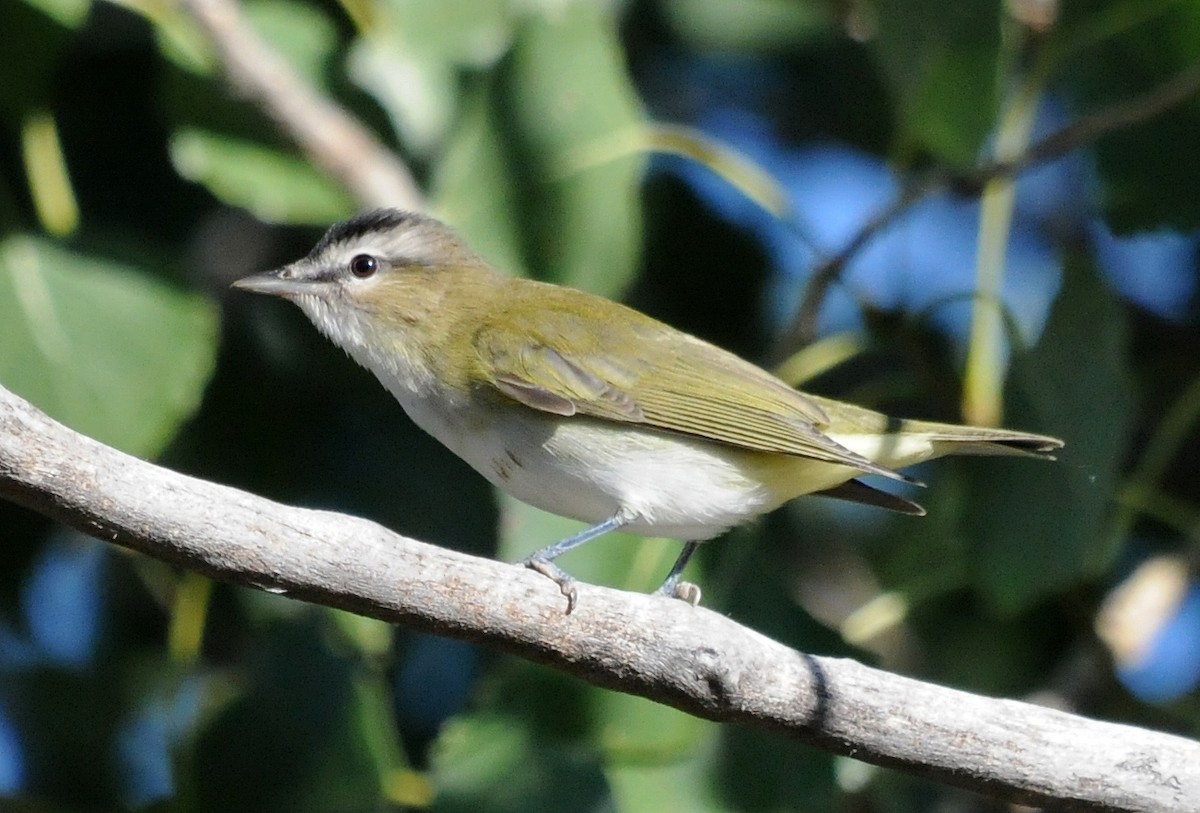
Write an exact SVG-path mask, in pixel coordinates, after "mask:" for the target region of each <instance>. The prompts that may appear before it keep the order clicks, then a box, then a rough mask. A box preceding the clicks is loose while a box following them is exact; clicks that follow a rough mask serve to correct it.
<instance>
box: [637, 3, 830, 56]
mask: <svg viewBox="0 0 1200 813" xmlns="http://www.w3.org/2000/svg"><path fill="white" fill-rule="evenodd" d="M661 13H662V14H663V15H664V16H665V17H666V18H667V20H668V21H669V23H670V25H671V26H672V27H673V28H674V29H675V30H676V31H677V32H678V33H679V35H680V36H681V37H683V38H685V39H687V40H690V41H691V43H692V44H693V45H695V46H698V47H702V48H713V49H718V50H739V51H746V50H750V51H761V50H768V49H779V50H785V49H789V48H795V47H796V46H797V44H800V43H803V42H804V41H805V40H809V39H813V38H815V37H818V36H827V35H828V34H829V33H830V28H831V24H832V22H833V19H832V14H831V13H830V10H829V9H828V8H827V6H826V5H825V4H821V3H797V2H794V0H665V2H663V3H662V12H661Z"/></svg>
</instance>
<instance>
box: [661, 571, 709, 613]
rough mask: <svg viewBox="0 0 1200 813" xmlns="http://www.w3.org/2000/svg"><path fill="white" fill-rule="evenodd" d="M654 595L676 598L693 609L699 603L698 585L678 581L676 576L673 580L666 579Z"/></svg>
mask: <svg viewBox="0 0 1200 813" xmlns="http://www.w3.org/2000/svg"><path fill="white" fill-rule="evenodd" d="M654 595H656V596H665V597H666V598H677V599H679V600H680V601H686V602H687V603H688V604H690V605H692V606H693V607H695V606H696V605H697V604H699V603H700V585H698V584H694V583H693V582H685V581H680V580H679V577H678V576H676V577H675V578H673V579H667V580H666V581H665V582H663V583H662V587H660V588H658V589H657V590H655V591H654Z"/></svg>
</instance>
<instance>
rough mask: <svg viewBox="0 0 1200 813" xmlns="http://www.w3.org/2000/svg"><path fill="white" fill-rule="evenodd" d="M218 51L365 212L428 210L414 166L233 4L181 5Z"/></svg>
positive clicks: (211, 0)
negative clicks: (303, 73) (295, 66)
mask: <svg viewBox="0 0 1200 813" xmlns="http://www.w3.org/2000/svg"><path fill="white" fill-rule="evenodd" d="M180 5H181V6H182V8H183V9H184V10H185V11H186V12H187V13H188V14H189V15H190V16H191V17H192V19H194V20H195V21H196V22H197V23H198V24H199V26H200V27H201V29H203V31H204V33H205V35H207V36H208V38H209V40H210V42H211V43H212V45H213V49H214V52H215V54H216V56H217V60H218V61H219V63H220V64H221V67H222V68H223V69H224V71H225V75H226V77H227V78H228V80H229V84H230V85H231V86H232V87H233V88H234V90H235V91H237V92H238V93H240V94H241V95H242V96H244V97H245V98H246V99H248V100H249V101H251V102H253V103H254V104H256V105H257V106H258V107H259V108H261V109H262V110H263V111H265V112H266V113H267V115H269V116H270V117H271V118H273V119H274V120H275V122H276V123H277V124H278V125H279V127H280V129H282V130H283V131H284V132H285V133H286V134H287V135H288V136H289V137H290V138H291V139H292V140H293V141H295V142H296V145H297V146H299V147H300V149H301V150H302V151H303V152H304V154H305V155H307V156H308V157H309V158H311V159H312V160H313V162H315V163H316V164H318V165H319V166H321V167H322V168H323V169H324V170H325V171H326V172H328V173H329V174H330V175H331V176H332V177H333V178H335V179H336V180H338V181H339V182H341V183H342V184H343V185H344V186H345V187H346V188H347V189H349V190H350V193H351V194H352V195H354V197H355V199H356V200H358V202H359V204H360V205H362V206H363V207H364V208H374V207H380V206H398V207H400V208H403V209H417V210H421V209H424V208H425V205H424V195H422V194H421V191H420V189H419V188H418V186H417V184H416V181H414V180H413V177H412V173H411V172H409V170H408V167H407V166H405V165H404V163H403V162H402V161H400V160H399V159H398V158H397V157H396V156H395V154H393V153H392V152H391V150H389V149H388V148H387V147H385V146H384V145H383V144H381V143H380V142H379V140H378V139H377V138H375V136H374V135H373V134H372V133H371V131H370V130H368V129H367V128H366V127H364V126H363V125H362V123H361V122H359V121H358V120H357V119H356V118H354V117H353V116H351V115H350V114H349V113H347V112H346V111H345V110H344V109H342V108H341V107H339V106H338V105H337V104H336V103H335V102H333V101H332V100H331V99H328V98H326V97H325V96H323V95H321V94H320V93H318V92H317V91H316V90H315V89H314V88H313V87H312V86H311V85H309V84H308V83H307V82H305V81H304V80H303V79H301V78H300V77H299V76H298V75H297V74H296V72H295V71H293V70H292V68H291V66H289V65H288V64H287V62H285V61H284V60H283V59H282V58H281V57H280V56H279V55H278V54H276V53H275V52H274V51H273V50H271V48H270V47H269V46H268V45H267V44H266V43H265V42H263V40H262V39H261V38H260V37H259V36H258V34H257V33H255V31H254V29H253V28H251V27H250V24H249V22H248V21H247V20H246V18H245V16H244V15H243V14H242V10H241V7H240V6H239V5H238V4H237V3H236V2H234V0H180Z"/></svg>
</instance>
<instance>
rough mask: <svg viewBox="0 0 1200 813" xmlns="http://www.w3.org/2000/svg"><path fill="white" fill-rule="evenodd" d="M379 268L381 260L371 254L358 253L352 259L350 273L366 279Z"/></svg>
mask: <svg viewBox="0 0 1200 813" xmlns="http://www.w3.org/2000/svg"><path fill="white" fill-rule="evenodd" d="M378 270H379V260H377V259H375V258H374V257H372V256H371V255H370V254H357V255H355V257H354V259H353V260H351V261H350V273H351V274H353V275H354V276H356V277H358V278H359V279H366V278H367V277H369V276H371V275H372V274H374V273H375V272H376V271H378Z"/></svg>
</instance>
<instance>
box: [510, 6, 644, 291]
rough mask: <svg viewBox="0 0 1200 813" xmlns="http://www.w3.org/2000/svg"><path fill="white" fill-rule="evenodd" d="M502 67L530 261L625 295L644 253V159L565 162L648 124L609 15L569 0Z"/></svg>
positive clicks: (573, 281) (561, 277) (534, 19)
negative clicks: (581, 151)
mask: <svg viewBox="0 0 1200 813" xmlns="http://www.w3.org/2000/svg"><path fill="white" fill-rule="evenodd" d="M505 68H506V70H505V77H504V79H505V81H504V83H503V98H502V101H503V103H504V106H505V107H504V109H505V111H506V112H507V121H508V123H509V126H510V127H511V131H512V150H513V154H512V156H511V158H510V160H512V161H513V162H514V166H516V167H517V168H518V171H519V172H520V173H521V174H520V182H521V187H520V192H521V193H522V204H523V207H522V208H523V211H522V212H521V213H520V214H521V217H522V222H523V223H526V224H527V231H526V233H525V235H524V237H525V246H526V251H527V255H528V257H529V266H530V267H531V268H532V269H533V270H534V272H535V273H536V274H537V275H538V276H541V277H545V278H548V279H551V280H554V281H556V282H561V283H565V284H568V285H574V286H576V287H580V288H587V289H589V290H591V291H595V292H597V293H601V294H607V295H615V294H618V293H620V292H621V291H622V290H623V289H624V288H625V285H626V284H627V283H628V281H629V279H630V278H631V277H632V275H633V273H634V270H635V269H636V264H637V260H638V256H639V253H640V247H641V204H640V195H639V182H640V180H641V175H642V167H643V163H644V159H643V158H642V157H641V156H626V157H623V158H616V159H613V160H608V161H606V162H604V163H601V164H597V165H592V166H579V165H576V164H573V163H571V162H570V161H569V160H567V159H569V157H570V156H571V155H572V154H577V151H578V150H579V149H580V148H590V147H600V146H602V145H603V144H604V143H605V142H608V141H613V140H615V141H617V142H620V141H623V140H625V139H626V138H628V133H629V132H630V131H631V130H633V129H636V128H639V127H640V126H641V124H642V113H641V109H640V107H639V105H638V101H637V98H636V95H635V93H634V91H633V86H632V84H631V82H630V79H629V76H628V75H627V73H626V71H625V66H624V64H622V55H621V48H620V43H619V42H618V40H617V37H616V31H615V22H614V20H613V16H612V14H611V13H610V12H608V11H606V10H605V8H604V6H603V5H602V4H598V3H572V4H570V5H568V6H566V7H564V8H561V9H556V10H555V12H554V13H544V14H540V15H536V16H531V17H530V18H529V19H528V20H527V21H526V24H525V25H524V26H523V27H522V28H521V30H520V32H519V34H518V36H517V40H516V43H515V45H514V47H513V51H512V54H511V55H510V59H509V60H508V62H507V63H506V65H505ZM599 151H600V152H603V150H599Z"/></svg>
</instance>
